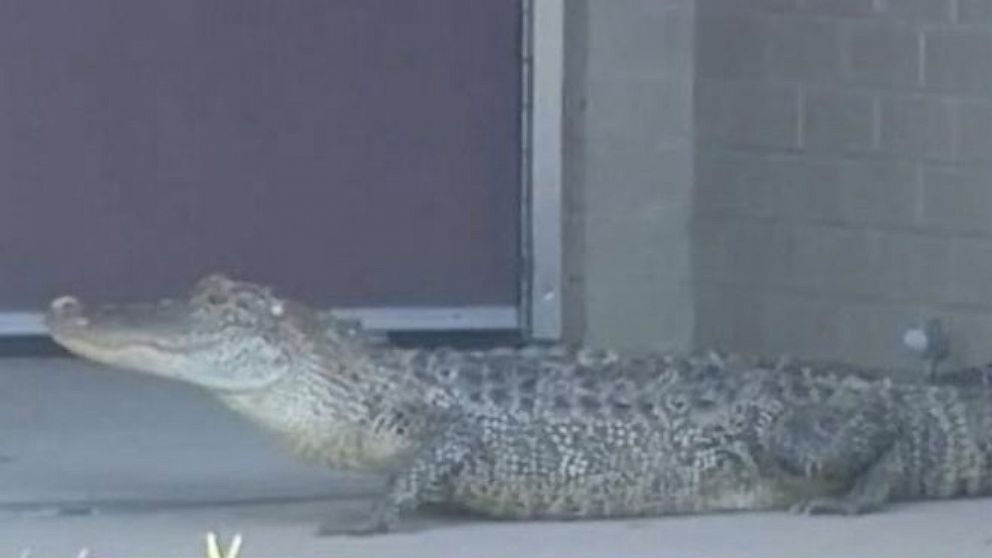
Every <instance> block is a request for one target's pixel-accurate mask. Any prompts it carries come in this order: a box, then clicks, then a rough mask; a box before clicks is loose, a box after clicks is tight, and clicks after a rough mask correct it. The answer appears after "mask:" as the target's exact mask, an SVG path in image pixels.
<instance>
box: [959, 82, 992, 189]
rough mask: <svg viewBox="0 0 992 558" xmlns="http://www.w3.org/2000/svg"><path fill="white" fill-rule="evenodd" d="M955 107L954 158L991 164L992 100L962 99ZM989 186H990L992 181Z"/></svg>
mask: <svg viewBox="0 0 992 558" xmlns="http://www.w3.org/2000/svg"><path fill="white" fill-rule="evenodd" d="M955 108H956V110H957V118H956V122H957V128H956V134H957V136H956V140H955V142H954V144H955V147H956V150H957V153H956V155H955V158H956V159H957V160H958V161H959V162H964V163H968V164H974V165H981V166H992V102H988V101H962V102H960V103H958V104H957V105H956V107H955ZM989 187H990V188H992V183H990V184H989Z"/></svg>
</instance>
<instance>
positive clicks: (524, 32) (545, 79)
mask: <svg viewBox="0 0 992 558" xmlns="http://www.w3.org/2000/svg"><path fill="white" fill-rule="evenodd" d="M564 20H565V3H564V0H521V21H522V26H521V34H520V35H521V49H520V52H521V64H520V67H521V72H522V79H521V103H520V105H521V116H520V118H521V127H520V128H521V153H520V157H521V158H520V164H521V176H520V188H521V196H520V199H521V216H520V221H519V223H520V228H521V230H520V238H521V246H520V262H519V266H520V284H519V292H520V294H519V301H518V304H517V305H516V306H512V305H506V306H455V307H440V306H429V307H422V306H410V307H355V308H347V309H342V310H340V311H338V312H337V313H340V314H342V315H345V316H347V317H350V318H358V319H360V320H361V321H362V323H363V324H365V326H366V327H368V328H369V329H374V330H392V331H442V330H448V331H453V330H518V331H521V332H522V333H523V334H524V335H525V336H527V337H529V338H533V339H538V340H545V341H553V340H557V339H559V338H560V337H561V332H562V300H561V292H562V264H561V254H562V232H561V219H562V215H561V208H562V202H561V200H562V187H563V184H562V110H563V97H562V95H563V84H564ZM45 333H46V330H45V327H44V324H43V322H42V315H41V313H40V312H31V311H0V336H17V335H43V334H45Z"/></svg>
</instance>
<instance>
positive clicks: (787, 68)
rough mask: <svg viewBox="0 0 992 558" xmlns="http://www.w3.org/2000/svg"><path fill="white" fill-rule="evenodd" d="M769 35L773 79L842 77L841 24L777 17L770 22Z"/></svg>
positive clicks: (769, 65)
mask: <svg viewBox="0 0 992 558" xmlns="http://www.w3.org/2000/svg"><path fill="white" fill-rule="evenodd" d="M766 32H767V34H768V39H767V40H768V61H767V64H768V70H767V73H768V75H769V76H771V77H777V78H785V79H800V80H804V81H807V82H808V81H816V80H837V79H840V78H841V77H842V73H843V66H844V58H843V56H844V52H843V48H842V41H841V22H839V21H837V20H831V19H801V18H795V17H783V18H774V19H769V20H768V24H767V31H766Z"/></svg>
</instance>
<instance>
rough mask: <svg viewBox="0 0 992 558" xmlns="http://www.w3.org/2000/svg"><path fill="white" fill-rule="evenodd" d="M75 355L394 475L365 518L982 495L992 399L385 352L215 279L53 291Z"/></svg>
mask: <svg viewBox="0 0 992 558" xmlns="http://www.w3.org/2000/svg"><path fill="white" fill-rule="evenodd" d="M46 323H47V326H48V328H49V330H50V332H51V335H52V337H53V338H54V340H55V341H56V342H57V343H59V344H61V345H62V346H63V347H65V348H66V349H68V351H70V352H71V353H75V354H76V355H79V356H81V357H84V358H87V359H90V360H93V361H96V362H98V363H103V364H106V365H110V366H113V367H118V368H123V369H130V370H134V371H138V372H143V373H148V374H152V375H156V376H160V377H165V378H171V379H175V380H180V381H183V382H188V383H191V384H194V385H196V386H200V387H201V388H204V389H205V390H206V391H208V392H209V393H211V394H213V395H214V396H216V397H217V398H218V399H219V400H220V401H221V402H222V403H223V404H225V405H226V406H228V407H230V408H231V409H233V410H234V411H236V412H238V413H241V414H242V415H244V416H246V417H248V418H249V419H250V420H252V421H254V422H255V423H258V424H260V425H262V426H263V427H265V428H267V429H269V430H271V431H274V432H276V433H277V434H278V435H279V436H280V437H282V438H283V439H285V440H286V441H288V443H289V444H290V446H291V447H293V448H294V449H295V451H296V452H297V453H298V454H299V455H301V456H303V457H305V458H308V459H314V460H318V461H320V462H322V463H324V464H326V465H327V466H330V467H334V468H342V469H354V470H360V471H367V472H372V471H375V472H379V473H381V474H383V475H384V477H385V478H386V479H387V480H388V482H387V483H386V487H387V488H386V491H385V493H384V494H383V495H382V496H381V497H380V498H378V499H377V501H376V503H375V506H374V508H373V509H372V511H371V513H370V514H369V515H368V517H366V518H363V521H362V522H361V524H358V525H340V524H337V525H325V526H323V527H322V528H321V532H322V533H324V534H336V533H344V532H347V533H375V532H384V531H388V530H391V529H393V528H394V527H396V526H397V525H398V522H399V521H400V520H401V517H402V516H403V514H405V513H407V512H409V511H411V510H413V509H415V508H418V507H420V506H421V505H422V504H432V505H441V506H446V507H450V508H454V509H458V510H463V511H467V512H474V513H477V514H482V515H484V516H489V517H496V518H514V519H581V518H611V517H637V516H654V515H666V514H688V513H703V512H717V511H731V510H793V511H796V512H801V513H809V514H812V513H841V514H856V513H863V512H868V511H872V510H875V509H878V508H880V507H882V506H883V505H884V504H886V503H887V502H890V501H897V500H912V499H923V498H947V497H956V496H973V495H987V494H992V390H989V389H981V386H975V385H972V386H970V387H960V386H957V385H954V384H952V383H941V384H928V383H919V382H896V381H892V380H890V379H884V378H873V377H869V376H865V375H863V374H857V373H851V371H850V370H848V369H838V370H831V369H822V368H818V369H814V368H811V367H808V366H799V365H793V364H789V363H784V364H778V365H772V364H761V363H756V362H752V361H748V360H747V359H724V360H721V359H715V358H705V357H693V356H678V355H670V354H669V355H660V354H659V355H631V356H623V355H617V354H615V353H611V352H596V351H588V350H563V349H558V348H544V347H536V348H534V347H531V348H521V349H501V350H492V351H480V350H471V351H470V350H454V349H416V348H399V347H392V346H389V345H383V344H381V343H378V342H376V341H374V340H373V339H372V338H371V337H370V336H368V335H366V334H365V332H364V331H363V330H362V329H361V328H360V327H355V326H354V324H353V323H350V322H343V321H337V320H335V319H333V318H330V319H327V318H321V317H320V316H318V315H317V314H316V313H315V312H314V311H312V310H310V309H308V308H307V307H306V306H304V305H303V304H300V303H297V302H294V301H292V300H288V299H285V298H283V297H280V296H277V295H276V294H274V293H273V292H272V291H271V290H270V289H268V288H266V287H262V286H259V285H255V284H252V283H247V282H243V281H237V280H233V279H230V278H227V277H224V276H220V275H212V276H209V277H207V278H205V279H203V280H202V281H200V282H199V283H198V284H197V285H196V286H195V287H194V288H193V289H192V291H191V292H190V293H189V295H188V296H187V297H185V298H180V299H175V300H166V301H162V302H159V303H156V304H135V305H123V306H122V305H118V306H108V307H103V308H95V309H89V308H87V307H86V306H85V305H84V304H83V303H82V302H81V301H80V300H79V299H77V298H74V297H69V296H65V297H60V298H58V299H56V300H54V301H53V302H52V304H51V307H50V309H49V311H48V313H47V316H46Z"/></svg>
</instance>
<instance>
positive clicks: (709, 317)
mask: <svg viewBox="0 0 992 558" xmlns="http://www.w3.org/2000/svg"><path fill="white" fill-rule="evenodd" d="M695 294H696V304H695V311H696V330H695V345H696V346H697V347H706V348H711V349H717V350H721V351H729V352H731V353H738V354H749V355H750V354H755V353H756V352H763V347H764V345H765V342H764V339H763V335H762V333H763V332H762V329H761V322H762V311H763V307H764V305H763V302H762V301H763V297H762V294H761V293H760V292H756V291H752V290H749V289H743V288H736V287H732V286H727V285H719V284H708V283H705V282H698V283H697V284H696V289H695Z"/></svg>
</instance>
